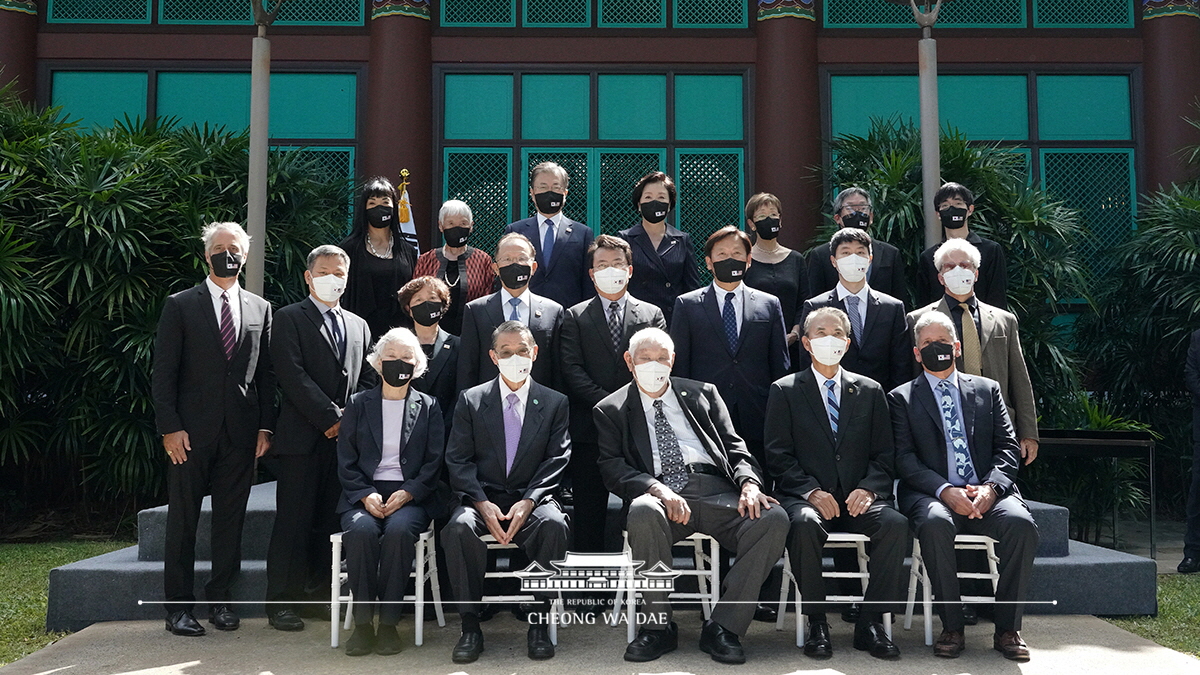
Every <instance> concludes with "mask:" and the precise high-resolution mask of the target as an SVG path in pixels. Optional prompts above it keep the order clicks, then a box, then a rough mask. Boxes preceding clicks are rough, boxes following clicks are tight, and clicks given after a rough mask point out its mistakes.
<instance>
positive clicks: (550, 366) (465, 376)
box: [458, 233, 563, 391]
mask: <svg viewBox="0 0 1200 675" xmlns="http://www.w3.org/2000/svg"><path fill="white" fill-rule="evenodd" d="M492 267H493V269H494V270H495V272H496V276H497V277H498V278H499V279H500V286H501V287H500V290H499V291H497V292H495V293H492V294H491V295H487V296H484V297H482V298H478V299H476V300H472V301H471V302H468V303H467V305H466V307H465V308H464V309H463V324H462V326H463V327H462V336H461V337H460V342H459V352H458V389H459V391H462V390H464V389H469V388H471V387H474V386H475V385H477V384H481V383H483V382H487V381H488V380H492V379H495V377H496V375H497V373H498V371H497V370H496V364H495V363H494V362H493V361H492V360H490V359H489V358H488V352H487V349H485V347H487V346H489V345H491V344H492V333H493V332H494V331H495V330H496V326H499V325H500V324H502V323H504V322H505V321H519V322H521V323H522V324H524V325H526V326H528V327H529V330H530V331H532V332H533V338H534V340H535V341H536V342H537V345H538V347H539V348H540V351H541V355H542V358H540V359H538V360H537V362H536V363H534V371H533V379H534V380H536V381H538V382H540V383H542V384H543V385H545V386H548V387H553V386H555V383H556V382H557V380H556V376H557V374H556V372H555V370H556V368H555V366H556V364H555V361H556V360H557V359H558V327H559V326H560V325H562V316H563V308H562V305H559V304H558V303H557V302H555V301H553V300H551V299H549V298H543V297H542V296H540V295H536V294H534V293H533V292H531V291H530V290H529V280H530V278H532V277H533V275H534V274H536V273H537V270H538V263H537V260H536V259H535V255H534V248H533V244H531V243H530V242H529V240H528V239H527V238H525V235H523V234H516V233H512V234H506V235H504V236H503V237H501V238H500V243H499V244H498V245H497V246H496V261H495V262H494V263H493V264H492Z"/></svg>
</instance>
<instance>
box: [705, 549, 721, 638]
mask: <svg viewBox="0 0 1200 675" xmlns="http://www.w3.org/2000/svg"><path fill="white" fill-rule="evenodd" d="M708 543H709V547H708V548H709V554H710V555H709V561H708V564H709V565H712V586H711V587H710V588H709V601H708V616H706V617H704V618H706V619H711V618H712V613H713V609H715V608H716V606H717V601H718V600H720V599H721V545H720V544H718V543H717V540H716V539H709V540H708Z"/></svg>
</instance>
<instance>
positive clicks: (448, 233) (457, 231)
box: [442, 227, 471, 248]
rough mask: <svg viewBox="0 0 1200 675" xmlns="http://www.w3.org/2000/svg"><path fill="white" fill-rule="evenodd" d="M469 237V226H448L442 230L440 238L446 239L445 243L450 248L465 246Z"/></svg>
mask: <svg viewBox="0 0 1200 675" xmlns="http://www.w3.org/2000/svg"><path fill="white" fill-rule="evenodd" d="M470 237H471V228H469V227H448V228H446V229H444V230H442V238H443V239H445V240H446V245H447V246H449V247H450V248H458V247H459V246H465V245H466V243H467V239H469V238H470Z"/></svg>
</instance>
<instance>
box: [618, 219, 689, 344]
mask: <svg viewBox="0 0 1200 675" xmlns="http://www.w3.org/2000/svg"><path fill="white" fill-rule="evenodd" d="M617 236H618V237H620V238H622V239H624V240H625V241H627V242H629V247H630V248H631V249H633V269H634V275H633V276H632V277H630V278H629V293H630V295H632V296H634V297H635V298H641V299H642V300H643V301H644V302H648V303H650V304H652V305H656V306H657V307H658V308H659V309H661V310H662V312H663V317H664V318H666V320H667V325H670V324H671V312H673V311H674V310H675V298H678V297H679V296H681V295H683V294H684V293H687V292H689V291H694V290H696V289H697V288H700V268H699V267H698V266H697V263H696V249H695V247H694V245H693V244H692V236H691V235H690V234H687V233H686V232H681V231H680V230H677V229H675V228H673V227H671V226H670V225H667V231H666V234H664V235H663V238H662V241H660V242H659V243H658V248H657V249H655V248H654V244H652V243H651V242H650V235H648V234H646V229H645V228H644V227H642V224H641V223H638V224H637V225H634V226H633V227H631V228H629V229H628V230H621V231H620V232H618V233H617Z"/></svg>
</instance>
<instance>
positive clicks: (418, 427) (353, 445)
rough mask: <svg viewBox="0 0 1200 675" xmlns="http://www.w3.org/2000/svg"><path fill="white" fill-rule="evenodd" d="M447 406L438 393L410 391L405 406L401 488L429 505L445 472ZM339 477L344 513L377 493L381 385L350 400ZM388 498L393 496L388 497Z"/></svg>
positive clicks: (341, 434) (342, 433)
mask: <svg viewBox="0 0 1200 675" xmlns="http://www.w3.org/2000/svg"><path fill="white" fill-rule="evenodd" d="M445 428H446V425H445V423H444V422H442V409H441V406H439V405H438V402H437V401H436V400H434V399H433V397H432V396H429V395H427V394H422V393H421V392H419V391H416V390H414V389H411V388H410V389H409V391H408V399H407V400H406V401H405V405H404V431H403V434H402V435H401V441H400V471H401V472H403V473H404V481H403V482H402V483H401V484H400V489H401V490H404V491H405V492H408V493H409V494H411V495H412V496H413V499H412V503H413V504H421V505H424V504H425V502H427V501H428V500H429V499H430V498H431V497H433V496H434V493H435V491H436V488H437V481H438V477H439V476H440V475H441V473H442V459H443V456H444V455H443V451H444V450H445V443H446V439H445V436H444V435H443V433H442V430H443V429H445ZM337 454H338V479H339V480H341V482H342V500H341V502H339V503H338V509H337V512H338V513H344V512H346V511H349V510H350V509H353V508H357V507H358V506H359V502H361V501H362V498H363V497H366V496H367V495H369V494H371V493H372V492H375V478H374V477H375V470H376V469H378V468H379V462H380V461H381V460H382V459H383V390H382V388H381V387H378V386H377V387H375V388H373V389H368V390H366V391H362V392H359V393H357V394H355V395H354V396H352V397H351V398H350V402H349V403H348V404H347V405H346V411H345V413H344V414H343V415H342V427H341V429H340V430H339V433H338V443H337ZM382 496H383V499H384V501H387V498H388V497H389V496H390V495H382Z"/></svg>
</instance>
